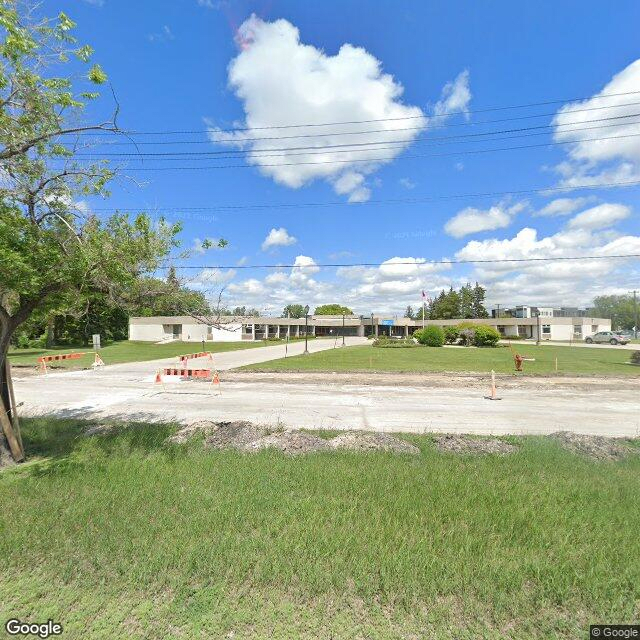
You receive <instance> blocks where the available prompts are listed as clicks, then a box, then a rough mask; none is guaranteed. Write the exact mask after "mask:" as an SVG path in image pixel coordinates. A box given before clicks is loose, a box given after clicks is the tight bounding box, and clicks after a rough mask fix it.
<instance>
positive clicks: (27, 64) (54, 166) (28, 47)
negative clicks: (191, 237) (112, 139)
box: [0, 0, 180, 413]
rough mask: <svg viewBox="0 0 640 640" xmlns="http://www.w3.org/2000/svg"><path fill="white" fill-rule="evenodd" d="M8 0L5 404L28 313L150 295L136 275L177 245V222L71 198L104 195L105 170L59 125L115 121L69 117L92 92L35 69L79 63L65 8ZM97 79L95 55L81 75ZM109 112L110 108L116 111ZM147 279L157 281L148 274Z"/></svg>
mask: <svg viewBox="0 0 640 640" xmlns="http://www.w3.org/2000/svg"><path fill="white" fill-rule="evenodd" d="M28 19H29V17H28V16H27V17H26V18H24V17H23V16H19V15H18V12H17V10H16V3H15V2H14V1H12V0H4V1H3V3H2V4H1V5H0V27H1V28H2V29H3V30H4V32H5V34H4V35H5V37H4V40H3V42H2V43H1V44H0V132H1V133H0V171H1V172H2V175H3V180H2V187H1V188H0V390H1V392H2V393H1V395H0V399H1V403H0V411H2V412H3V413H5V412H7V411H8V409H9V398H8V390H7V387H6V384H5V383H4V370H5V361H6V356H7V351H8V348H9V343H10V341H11V339H12V336H13V335H14V333H15V332H16V330H17V329H18V328H19V327H20V326H21V325H22V324H23V323H24V322H26V321H27V320H28V319H29V318H30V317H31V315H32V314H33V313H34V312H36V311H38V312H39V313H41V314H43V315H45V316H46V315H48V314H50V313H52V312H54V311H55V310H59V309H60V308H72V307H73V306H74V305H75V304H77V302H80V303H81V302H82V301H83V300H84V299H85V296H86V294H87V293H88V292H89V291H92V292H101V293H102V294H104V295H105V296H106V297H107V299H108V300H110V301H111V300H112V301H116V300H120V301H123V302H125V303H126V301H130V300H131V298H132V296H133V295H136V294H137V295H141V296H145V295H149V291H148V287H147V285H148V284H149V282H145V281H144V280H141V277H142V276H143V275H144V274H151V273H153V272H154V271H155V270H156V269H158V268H159V267H160V266H161V265H162V262H161V261H162V259H163V258H164V257H166V256H167V255H168V254H169V252H170V250H171V248H173V247H175V246H177V241H176V235H177V233H178V232H179V231H180V227H179V226H178V225H170V224H167V223H166V222H164V221H162V220H161V221H159V222H158V223H153V222H152V220H151V219H150V218H149V217H148V216H146V215H138V216H137V217H135V218H134V219H133V220H131V219H129V217H128V216H127V215H125V214H123V213H116V214H115V215H113V216H111V217H109V218H106V219H100V218H98V217H97V216H95V215H92V214H88V213H86V212H85V211H83V208H82V207H80V206H78V203H77V199H78V198H81V197H84V196H88V195H94V194H95V195H101V196H107V195H108V191H107V184H108V183H109V181H110V180H111V179H112V178H113V176H114V174H113V172H112V171H111V170H110V169H109V168H108V167H107V166H106V165H105V164H104V163H97V164H95V163H94V164H86V163H83V162H82V161H81V160H79V156H76V151H77V144H74V145H72V146H69V145H68V144H67V143H66V142H62V141H61V140H60V135H61V134H68V133H69V132H75V133H78V132H83V131H88V130H96V129H100V130H104V129H105V128H107V129H109V130H116V129H117V127H116V125H115V116H114V119H113V122H112V124H111V125H109V127H107V126H106V125H94V126H91V125H88V126H87V125H78V126H75V125H70V124H68V123H70V122H72V121H74V119H78V118H80V115H81V113H82V109H83V107H84V105H85V103H86V101H87V100H94V99H95V98H96V97H97V96H98V94H97V93H95V92H93V91H87V90H80V91H79V92H77V93H73V92H72V81H71V78H70V77H45V76H44V75H41V74H43V73H44V70H46V69H47V64H53V63H54V62H55V63H56V68H57V67H58V66H60V65H63V64H64V63H65V62H67V61H68V60H69V57H70V55H75V57H77V58H78V59H79V60H80V61H81V62H82V63H86V62H87V61H88V60H89V58H90V56H91V52H92V51H91V48H90V47H88V46H83V47H78V46H77V43H76V42H75V40H74V38H73V37H72V36H71V34H70V32H71V30H72V28H73V26H74V24H73V22H71V21H70V20H69V19H68V18H67V17H66V16H65V15H64V14H60V15H59V16H58V19H57V20H43V21H40V22H38V23H35V24H34V23H29V22H28ZM84 80H85V81H88V82H89V83H91V84H102V83H104V82H105V81H106V76H105V75H104V72H103V71H102V69H100V68H99V67H98V66H97V65H94V66H93V67H91V69H90V70H89V71H88V73H87V74H86V75H85V76H84ZM116 115H117V113H116ZM152 286H155V285H154V284H152Z"/></svg>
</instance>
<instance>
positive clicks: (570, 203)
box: [533, 197, 593, 216]
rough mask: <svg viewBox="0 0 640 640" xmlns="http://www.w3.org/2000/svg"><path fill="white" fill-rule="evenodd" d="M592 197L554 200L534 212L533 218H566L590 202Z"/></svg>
mask: <svg viewBox="0 0 640 640" xmlns="http://www.w3.org/2000/svg"><path fill="white" fill-rule="evenodd" d="M592 200H593V198H592V197H585V198H556V199H555V200H552V201H551V202H549V203H548V204H546V205H545V206H544V207H542V209H540V211H536V212H535V213H534V214H533V215H534V216H568V215H570V214H572V213H573V212H574V211H577V210H578V209H580V207H583V206H584V205H585V204H587V203H589V202H591V201H592Z"/></svg>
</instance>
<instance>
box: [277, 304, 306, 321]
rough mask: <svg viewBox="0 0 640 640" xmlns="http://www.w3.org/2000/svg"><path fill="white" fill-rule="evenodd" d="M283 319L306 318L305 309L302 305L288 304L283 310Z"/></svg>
mask: <svg viewBox="0 0 640 640" xmlns="http://www.w3.org/2000/svg"><path fill="white" fill-rule="evenodd" d="M281 317H282V318H304V307H303V306H302V305H301V304H288V305H287V306H286V307H285V308H284V309H283V310H282V316H281Z"/></svg>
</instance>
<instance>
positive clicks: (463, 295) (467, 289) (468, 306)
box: [460, 282, 475, 318]
mask: <svg viewBox="0 0 640 640" xmlns="http://www.w3.org/2000/svg"><path fill="white" fill-rule="evenodd" d="M473 303H474V296H473V288H472V287H471V285H470V284H469V283H468V282H467V284H465V285H464V286H463V287H461V288H460V317H461V318H475V316H474V309H473Z"/></svg>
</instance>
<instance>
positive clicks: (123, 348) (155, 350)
mask: <svg viewBox="0 0 640 640" xmlns="http://www.w3.org/2000/svg"><path fill="white" fill-rule="evenodd" d="M283 342H284V341H279V342H276V341H269V342H261V341H258V342H252V341H249V340H247V341H242V342H240V341H239V342H205V343H204V346H205V351H211V352H212V353H221V352H223V351H235V350H236V349H252V348H255V347H264V346H265V345H273V344H281V343H283ZM201 350H202V343H201V342H169V343H167V344H154V343H153V342H135V341H131V340H120V341H116V342H112V343H111V344H108V345H105V346H104V347H103V348H102V349H100V355H101V356H102V359H103V360H104V361H105V363H106V364H119V363H122V362H142V361H144V360H158V359H160V358H172V357H174V356H178V355H180V354H183V353H194V352H197V351H201ZM74 351H79V352H86V355H85V356H83V357H82V358H80V359H79V360H61V361H59V362H54V363H51V364H53V365H54V366H60V367H89V366H91V363H92V362H93V348H92V347H57V348H54V349H12V350H10V351H9V358H10V360H11V363H12V364H32V365H34V366H35V365H36V364H37V360H38V358H39V357H40V356H49V355H56V354H58V353H72V352H74ZM48 366H51V365H48Z"/></svg>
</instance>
